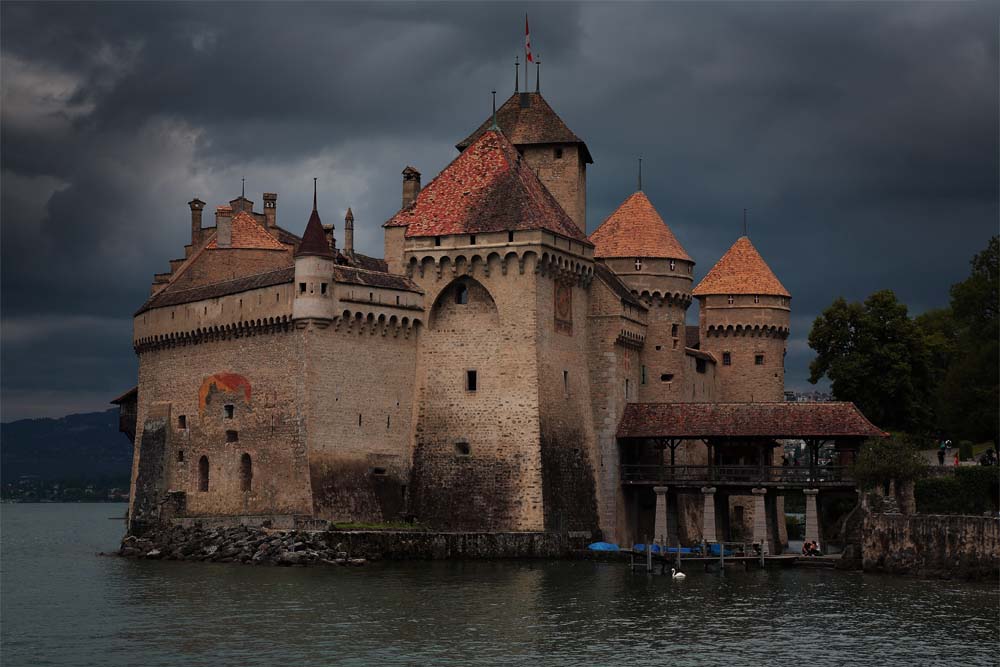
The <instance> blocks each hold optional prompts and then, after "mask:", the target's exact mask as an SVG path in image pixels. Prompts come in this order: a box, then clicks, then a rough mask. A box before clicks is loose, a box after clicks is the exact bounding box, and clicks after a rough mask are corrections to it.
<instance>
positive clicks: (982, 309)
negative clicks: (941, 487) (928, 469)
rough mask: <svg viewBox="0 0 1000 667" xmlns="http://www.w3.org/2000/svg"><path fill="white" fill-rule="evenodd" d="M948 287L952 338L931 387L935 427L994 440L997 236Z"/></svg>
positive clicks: (999, 363) (999, 310)
mask: <svg viewBox="0 0 1000 667" xmlns="http://www.w3.org/2000/svg"><path fill="white" fill-rule="evenodd" d="M971 264H972V273H971V275H970V276H969V277H968V278H966V279H965V280H963V281H962V282H960V283H956V284H955V285H953V286H952V288H951V317H952V320H953V321H954V327H955V331H954V343H953V349H952V351H951V354H950V362H949V364H948V367H947V370H946V371H945V372H944V374H943V378H942V381H941V383H940V385H939V386H938V388H937V400H936V403H937V404H938V411H939V414H940V427H941V429H942V430H943V431H944V432H945V433H946V434H948V435H949V436H951V437H952V438H953V439H956V438H964V439H969V440H974V441H976V442H982V441H983V440H992V441H993V442H994V443H997V442H998V428H1000V427H998V417H1000V414H998V411H1000V241H998V238H997V237H996V236H994V237H993V238H992V239H990V241H989V243H988V244H987V246H986V248H985V249H984V250H983V251H982V252H980V253H979V254H977V255H976V256H975V257H973V258H972V262H971Z"/></svg>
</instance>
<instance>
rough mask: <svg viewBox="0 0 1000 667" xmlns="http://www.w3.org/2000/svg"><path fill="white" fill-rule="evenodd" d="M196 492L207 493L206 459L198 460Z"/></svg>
mask: <svg viewBox="0 0 1000 667" xmlns="http://www.w3.org/2000/svg"><path fill="white" fill-rule="evenodd" d="M198 490H199V491H208V457H207V456H203V457H201V458H200V459H198Z"/></svg>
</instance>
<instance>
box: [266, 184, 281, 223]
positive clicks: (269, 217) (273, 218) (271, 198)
mask: <svg viewBox="0 0 1000 667" xmlns="http://www.w3.org/2000/svg"><path fill="white" fill-rule="evenodd" d="M264 221H265V222H267V228H268V229H274V228H275V227H277V226H278V195H277V193H275V192H265V193H264Z"/></svg>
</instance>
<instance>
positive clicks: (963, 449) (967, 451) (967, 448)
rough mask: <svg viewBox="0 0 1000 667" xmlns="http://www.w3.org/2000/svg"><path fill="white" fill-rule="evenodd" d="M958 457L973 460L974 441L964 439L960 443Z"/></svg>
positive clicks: (963, 459)
mask: <svg viewBox="0 0 1000 667" xmlns="http://www.w3.org/2000/svg"><path fill="white" fill-rule="evenodd" d="M958 458H959V459H961V460H962V461H971V460H972V458H973V454H972V443H971V442H969V441H968V440H962V441H961V442H960V443H958Z"/></svg>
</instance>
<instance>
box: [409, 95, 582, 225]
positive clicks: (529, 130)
mask: <svg viewBox="0 0 1000 667" xmlns="http://www.w3.org/2000/svg"><path fill="white" fill-rule="evenodd" d="M496 121H497V125H498V126H499V127H500V130H501V131H502V132H503V134H504V136H505V137H507V140H508V141H510V143H512V144H514V146H515V148H517V152H518V153H519V154H520V155H521V156H522V157H523V158H524V159H525V161H527V163H528V165H529V166H530V167H531V169H532V170H533V171H534V172H535V174H536V175H537V176H538V179H539V180H540V181H541V182H542V184H543V185H544V186H545V187H546V188H547V189H548V191H549V192H551V193H552V195H553V196H554V197H555V199H556V201H557V202H559V205H560V206H561V207H562V209H563V210H564V211H565V212H566V213H567V215H569V217H570V218H571V219H572V220H573V222H575V223H576V226H577V227H578V228H579V229H580V231H581V232H582V233H584V234H586V233H587V165H588V164H593V163H594V160H593V158H591V157H590V151H589V150H588V149H587V144H585V143H583V140H582V139H580V137H578V136H576V135H575V134H573V132H572V131H571V130H570V129H569V127H567V126H566V123H564V122H563V120H562V119H561V118H560V117H559V116H558V115H557V114H556V112H555V111H553V110H552V107H550V106H549V103H548V102H546V101H545V98H543V97H542V95H541V93H537V92H535V93H517V92H515V93H514V94H513V95H511V96H510V98H509V99H508V100H507V101H506V102H504V103H503V105H502V106H501V107H500V108H499V109H497V113H496ZM492 124H493V118H492V117H491V118H488V119H487V120H485V121H484V122H483V124H482V125H480V126H479V128H478V129H477V130H476V131H475V132H473V133H472V134H470V135H469V136H468V137H466V138H465V139H463V140H462V141H460V142H459V143H458V144H457V145H456V146H455V147H456V148H458V150H460V151H464V150H465V149H466V148H468V147H469V146H471V145H472V143H473V142H475V140H476V139H478V138H479V137H480V136H481V135H482V134H483V133H484V132H486V131H487V130H488V129H489V128H490V126H491V125H492ZM404 205H405V204H404Z"/></svg>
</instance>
